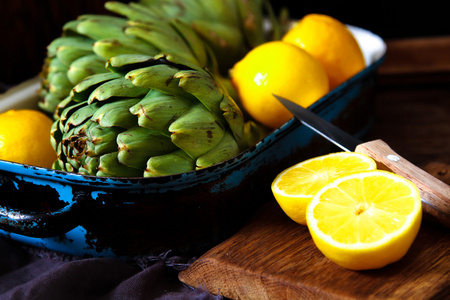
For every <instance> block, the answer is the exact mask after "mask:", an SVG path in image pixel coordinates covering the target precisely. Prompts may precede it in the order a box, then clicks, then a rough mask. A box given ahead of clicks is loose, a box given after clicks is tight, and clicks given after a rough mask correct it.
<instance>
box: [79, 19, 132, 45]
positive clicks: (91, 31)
mask: <svg viewBox="0 0 450 300" xmlns="http://www.w3.org/2000/svg"><path fill="white" fill-rule="evenodd" d="M126 24H127V19H125V18H119V17H114V16H110V17H109V18H99V17H97V16H94V15H93V16H91V17H89V18H85V19H82V20H81V22H79V23H78V25H77V27H76V30H77V32H78V33H79V34H82V35H85V36H87V37H89V38H91V39H93V40H100V39H105V38H113V37H117V36H121V35H123V34H124V32H123V30H124V28H125V26H126Z"/></svg>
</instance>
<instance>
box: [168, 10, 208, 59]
mask: <svg viewBox="0 0 450 300" xmlns="http://www.w3.org/2000/svg"><path fill="white" fill-rule="evenodd" d="M170 25H171V26H172V27H173V28H174V29H175V30H176V31H177V33H178V35H179V36H180V37H182V38H183V40H184V43H185V44H186V45H187V46H188V47H189V49H190V50H191V53H192V54H193V55H194V57H195V58H196V60H197V62H198V66H200V67H207V66H210V62H209V59H210V56H209V53H208V51H207V49H206V47H205V43H204V41H203V40H202V39H201V38H200V36H199V35H198V34H197V33H196V32H195V31H194V29H193V28H192V26H190V25H188V24H187V23H185V22H183V21H182V20H180V19H171V22H170Z"/></svg>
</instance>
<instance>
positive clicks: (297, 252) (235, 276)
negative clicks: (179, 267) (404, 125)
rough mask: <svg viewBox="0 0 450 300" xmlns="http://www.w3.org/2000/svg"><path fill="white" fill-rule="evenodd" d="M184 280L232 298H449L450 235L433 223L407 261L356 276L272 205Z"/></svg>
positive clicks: (426, 225)
mask: <svg viewBox="0 0 450 300" xmlns="http://www.w3.org/2000/svg"><path fill="white" fill-rule="evenodd" d="M179 279H180V280H181V281H182V282H184V283H185V284H187V285H190V286H192V287H195V288H206V289H208V290H209V291H210V292H211V293H213V294H217V295H222V296H225V297H227V298H231V299H258V300H260V299H271V300H272V299H318V298H319V299H323V298H326V299H376V298H380V299H386V298H391V299H393V298H397V299H431V298H432V299H441V298H442V299H444V298H447V299H448V297H450V232H449V231H448V229H446V228H445V227H443V226H439V225H436V224H433V223H431V222H427V221H425V222H423V223H422V227H421V229H420V231H419V234H418V236H417V238H416V240H415V241H414V243H413V245H412V246H411V248H410V250H409V251H408V253H407V254H406V256H405V257H404V258H402V259H401V260H400V261H398V262H397V263H394V264H391V265H389V266H386V267H384V268H382V269H378V270H369V271H351V270H348V269H345V268H342V267H340V266H338V265H336V264H334V263H333V262H331V261H329V260H328V259H327V258H325V257H324V256H323V255H322V253H321V252H320V251H319V250H318V249H317V248H316V246H315V245H314V243H313V241H312V238H311V236H310V234H309V232H308V229H307V227H306V226H301V225H298V224H296V223H294V222H293V221H291V220H290V219H289V218H288V217H287V216H286V215H285V214H284V213H283V212H282V210H281V209H280V208H279V206H278V204H277V203H276V202H275V201H272V202H270V203H268V204H267V205H266V206H265V207H263V209H262V210H261V211H260V212H258V214H257V215H256V216H255V218H254V219H253V220H252V221H251V222H250V223H249V224H248V225H247V226H245V227H244V228H243V229H242V230H241V231H239V232H238V233H237V234H235V235H234V236H232V237H231V238H230V239H228V240H226V241H225V242H223V243H222V244H219V245H218V246H216V247H215V248H213V249H211V250H210V251H208V252H207V253H205V254H204V255H203V256H201V257H200V258H199V259H198V260H196V261H195V262H194V263H193V264H192V265H191V266H190V267H189V268H188V269H186V270H184V271H182V272H181V273H180V274H179Z"/></svg>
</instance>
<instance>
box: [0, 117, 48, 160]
mask: <svg viewBox="0 0 450 300" xmlns="http://www.w3.org/2000/svg"><path fill="white" fill-rule="evenodd" d="M52 124H53V121H52V120H51V119H50V118H49V117H47V116H46V115H45V114H44V113H41V112H39V111H37V110H32V109H19V110H9V111H7V112H4V113H1V114H0V159H2V160H7V161H12V162H17V163H22V164H27V165H33V166H39V167H45V168H51V166H52V163H53V162H54V160H55V159H56V153H55V151H54V150H53V148H52V146H51V143H50V129H51V126H52Z"/></svg>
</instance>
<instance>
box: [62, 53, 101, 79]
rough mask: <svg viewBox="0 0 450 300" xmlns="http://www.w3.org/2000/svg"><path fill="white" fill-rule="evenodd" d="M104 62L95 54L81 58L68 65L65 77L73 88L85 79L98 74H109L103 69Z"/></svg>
mask: <svg viewBox="0 0 450 300" xmlns="http://www.w3.org/2000/svg"><path fill="white" fill-rule="evenodd" d="M105 63H106V62H105V61H104V60H103V59H102V58H100V57H99V56H98V55H96V54H90V55H86V56H82V57H80V58H78V59H76V60H75V61H73V62H72V63H71V64H70V67H69V69H68V70H67V77H68V79H69V81H70V83H71V84H72V85H73V86H74V85H76V84H77V83H79V82H80V81H82V80H83V79H85V78H86V77H89V76H91V75H94V74H98V73H106V72H109V71H108V70H107V69H106V67H105Z"/></svg>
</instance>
